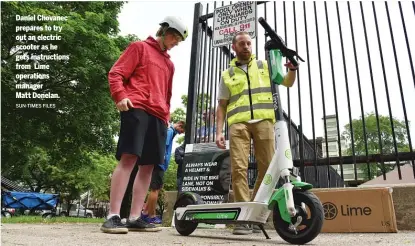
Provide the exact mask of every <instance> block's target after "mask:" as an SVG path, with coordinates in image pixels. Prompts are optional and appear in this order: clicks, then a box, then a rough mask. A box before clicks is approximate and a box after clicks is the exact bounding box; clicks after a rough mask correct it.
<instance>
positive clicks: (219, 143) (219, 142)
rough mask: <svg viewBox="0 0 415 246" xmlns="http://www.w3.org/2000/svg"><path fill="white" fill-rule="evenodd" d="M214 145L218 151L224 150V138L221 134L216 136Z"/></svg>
mask: <svg viewBox="0 0 415 246" xmlns="http://www.w3.org/2000/svg"><path fill="white" fill-rule="evenodd" d="M216 145H217V146H218V148H220V149H226V143H225V137H224V136H223V134H222V133H218V134H216Z"/></svg>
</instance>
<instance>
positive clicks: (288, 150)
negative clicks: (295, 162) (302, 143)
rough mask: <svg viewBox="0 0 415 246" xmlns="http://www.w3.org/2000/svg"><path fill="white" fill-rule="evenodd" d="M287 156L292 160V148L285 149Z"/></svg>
mask: <svg viewBox="0 0 415 246" xmlns="http://www.w3.org/2000/svg"><path fill="white" fill-rule="evenodd" d="M285 157H287V158H288V159H290V160H291V150H290V149H287V150H286V151H285Z"/></svg>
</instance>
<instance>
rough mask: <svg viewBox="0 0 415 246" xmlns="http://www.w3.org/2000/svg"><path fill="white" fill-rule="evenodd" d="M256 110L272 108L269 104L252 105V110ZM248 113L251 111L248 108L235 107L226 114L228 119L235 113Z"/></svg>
mask: <svg viewBox="0 0 415 246" xmlns="http://www.w3.org/2000/svg"><path fill="white" fill-rule="evenodd" d="M256 109H274V106H273V105H272V104H269V103H257V104H252V110H256ZM250 111H251V107H250V106H241V107H237V108H234V109H232V110H231V111H229V112H228V117H232V116H233V115H235V114H237V113H242V112H250Z"/></svg>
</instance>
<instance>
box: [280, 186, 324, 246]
mask: <svg viewBox="0 0 415 246" xmlns="http://www.w3.org/2000/svg"><path fill="white" fill-rule="evenodd" d="M293 197H294V205H295V208H296V210H297V215H296V216H295V217H293V218H291V220H292V224H295V222H296V221H297V217H298V216H301V217H302V221H301V223H300V224H299V225H298V226H297V227H296V228H295V230H294V229H293V228H290V223H287V222H286V221H285V220H283V219H282V218H281V213H280V210H279V208H278V206H274V210H273V220H274V221H273V222H274V228H275V230H276V231H277V233H278V235H279V236H280V237H281V238H282V239H284V240H285V241H287V242H288V243H291V244H297V245H298V244H306V243H308V242H311V241H312V240H313V239H314V238H315V237H317V235H318V234H319V233H320V231H321V228H322V227H323V221H324V210H323V206H322V205H321V202H320V200H319V199H318V198H317V196H316V195H314V194H313V193H312V192H310V191H303V190H293ZM302 204H304V205H302ZM304 208H305V209H304Z"/></svg>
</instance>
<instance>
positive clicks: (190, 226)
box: [174, 192, 204, 236]
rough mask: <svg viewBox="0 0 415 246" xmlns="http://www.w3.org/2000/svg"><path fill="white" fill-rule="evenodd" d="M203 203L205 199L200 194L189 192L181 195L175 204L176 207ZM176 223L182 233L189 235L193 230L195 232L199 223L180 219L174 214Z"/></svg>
mask: <svg viewBox="0 0 415 246" xmlns="http://www.w3.org/2000/svg"><path fill="white" fill-rule="evenodd" d="M202 203H204V202H203V199H202V198H201V197H200V196H199V195H198V194H196V193H190V192H188V193H184V194H181V195H180V196H179V198H178V199H177V201H176V203H175V205H174V209H176V208H179V207H186V206H188V205H196V204H202ZM174 225H175V227H176V230H177V232H179V233H180V235H183V236H189V235H190V234H192V232H194V230H196V228H197V225H198V223H197V222H194V221H189V220H179V219H178V218H177V215H176V216H174Z"/></svg>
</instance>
